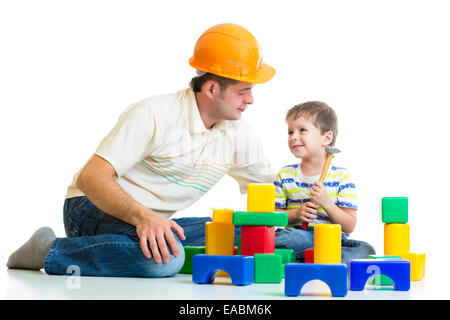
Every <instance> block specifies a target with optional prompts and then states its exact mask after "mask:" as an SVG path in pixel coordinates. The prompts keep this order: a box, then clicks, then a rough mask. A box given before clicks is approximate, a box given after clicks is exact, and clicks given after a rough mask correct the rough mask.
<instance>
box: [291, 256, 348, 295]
mask: <svg viewBox="0 0 450 320" xmlns="http://www.w3.org/2000/svg"><path fill="white" fill-rule="evenodd" d="M284 273H285V279H284V294H285V295H286V296H298V295H300V291H301V289H302V287H303V286H304V285H305V283H307V282H309V281H311V280H315V279H317V280H321V281H323V282H325V283H326V284H327V285H328V287H329V288H330V290H331V295H332V296H333V297H345V296H346V295H347V274H348V268H347V266H346V265H345V264H343V263H341V264H318V263H286V265H285V271H284Z"/></svg>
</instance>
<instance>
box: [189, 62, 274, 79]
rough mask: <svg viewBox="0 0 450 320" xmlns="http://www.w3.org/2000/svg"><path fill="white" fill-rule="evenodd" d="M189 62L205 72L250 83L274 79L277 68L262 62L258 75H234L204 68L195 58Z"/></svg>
mask: <svg viewBox="0 0 450 320" xmlns="http://www.w3.org/2000/svg"><path fill="white" fill-rule="evenodd" d="M189 64H190V65H191V67H193V68H195V69H197V70H200V71H204V72H208V73H212V74H215V75H218V76H221V77H224V78H228V79H234V80H238V81H242V82H249V83H265V82H267V81H269V80H270V79H272V78H273V77H274V75H275V73H276V71H275V68H273V67H271V66H270V65H268V64H267V63H264V62H263V63H262V65H261V68H260V71H259V72H258V73H257V74H256V75H252V76H233V75H227V74H222V73H220V72H214V71H211V70H208V69H204V68H201V67H198V66H196V65H195V64H194V63H193V59H192V58H190V59H189Z"/></svg>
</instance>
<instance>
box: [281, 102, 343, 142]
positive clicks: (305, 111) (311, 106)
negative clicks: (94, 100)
mask: <svg viewBox="0 0 450 320" xmlns="http://www.w3.org/2000/svg"><path fill="white" fill-rule="evenodd" d="M290 117H294V120H295V119H297V118H298V117H305V118H306V119H309V120H311V122H312V123H313V124H314V126H315V127H316V128H318V129H319V130H320V131H321V133H322V134H324V133H325V132H327V131H332V132H333V140H332V141H331V143H330V146H334V144H335V143H336V137H337V133H338V120H337V115H336V112H334V110H333V109H332V108H330V107H329V106H328V105H327V104H326V103H325V102H320V101H308V102H304V103H301V104H297V105H295V106H294V107H292V108H291V109H289V110H288V112H287V114H286V120H287V119H288V118H290Z"/></svg>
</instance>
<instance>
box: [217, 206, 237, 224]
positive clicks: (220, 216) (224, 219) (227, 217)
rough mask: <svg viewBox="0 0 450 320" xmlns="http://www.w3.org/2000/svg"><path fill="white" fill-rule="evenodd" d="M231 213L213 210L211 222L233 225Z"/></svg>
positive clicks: (230, 211)
mask: <svg viewBox="0 0 450 320" xmlns="http://www.w3.org/2000/svg"><path fill="white" fill-rule="evenodd" d="M233 212H234V210H231V209H213V216H212V221H213V222H220V223H231V224H232V223H233Z"/></svg>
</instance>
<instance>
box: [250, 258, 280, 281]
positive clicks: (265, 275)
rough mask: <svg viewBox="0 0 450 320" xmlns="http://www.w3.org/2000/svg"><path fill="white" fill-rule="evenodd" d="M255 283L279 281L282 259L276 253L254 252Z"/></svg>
mask: <svg viewBox="0 0 450 320" xmlns="http://www.w3.org/2000/svg"><path fill="white" fill-rule="evenodd" d="M254 257H255V283H280V282H281V280H282V279H283V275H282V272H281V269H282V267H283V264H282V259H281V256H280V255H277V254H273V253H272V254H270V253H269V254H267V253H255V255H254Z"/></svg>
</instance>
